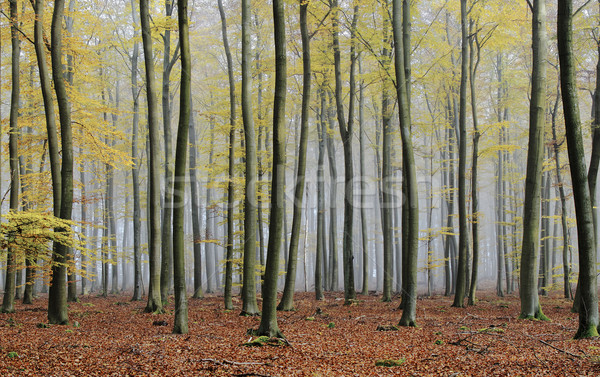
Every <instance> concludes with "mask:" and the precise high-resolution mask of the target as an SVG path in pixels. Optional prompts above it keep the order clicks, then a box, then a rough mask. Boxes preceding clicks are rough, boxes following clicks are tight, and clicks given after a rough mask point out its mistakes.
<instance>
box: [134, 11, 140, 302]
mask: <svg viewBox="0 0 600 377" xmlns="http://www.w3.org/2000/svg"><path fill="white" fill-rule="evenodd" d="M131 17H132V19H133V24H134V25H135V26H136V28H137V25H138V24H139V22H138V20H137V14H136V10H135V0H131ZM134 40H135V42H134V43H133V53H132V55H131V96H132V98H133V123H132V126H131V128H132V137H131V161H132V162H133V165H132V167H131V181H132V182H131V184H132V186H133V297H132V298H131V300H132V301H139V300H141V299H142V293H141V282H142V260H141V255H142V254H141V231H142V221H141V212H142V209H141V205H140V187H139V186H140V178H139V177H140V170H139V169H140V163H141V160H139V159H138V135H139V130H138V129H139V118H140V112H139V108H140V104H139V95H140V91H139V88H138V82H137V74H138V72H137V71H138V58H139V49H140V47H139V42H138V41H137V29H134Z"/></svg>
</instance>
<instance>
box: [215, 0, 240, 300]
mask: <svg viewBox="0 0 600 377" xmlns="http://www.w3.org/2000/svg"><path fill="white" fill-rule="evenodd" d="M218 4H219V14H220V15H221V34H222V36H223V47H224V49H225V56H226V58H227V77H228V78H229V171H228V177H229V180H228V183H227V254H226V255H225V292H224V294H223V300H224V304H225V309H233V302H232V301H231V289H232V286H233V276H232V275H233V242H234V234H233V220H234V204H235V198H234V192H235V190H234V185H233V177H234V175H235V169H234V168H235V118H236V113H235V79H234V77H233V58H232V57H231V50H230V48H229V40H228V39H227V20H226V18H225V10H224V9H223V1H222V0H219V2H218Z"/></svg>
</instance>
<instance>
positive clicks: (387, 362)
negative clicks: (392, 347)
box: [375, 359, 406, 368]
mask: <svg viewBox="0 0 600 377" xmlns="http://www.w3.org/2000/svg"><path fill="white" fill-rule="evenodd" d="M405 361H406V360H405V359H399V360H394V359H380V360H377V361H375V366H377V367H388V368H390V367H399V366H401V365H402V364H404V362H405Z"/></svg>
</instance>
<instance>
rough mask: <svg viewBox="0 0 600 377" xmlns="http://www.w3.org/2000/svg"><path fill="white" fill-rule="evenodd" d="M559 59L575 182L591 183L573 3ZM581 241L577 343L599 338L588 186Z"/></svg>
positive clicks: (565, 16) (568, 1)
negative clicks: (579, 94) (577, 75)
mask: <svg viewBox="0 0 600 377" xmlns="http://www.w3.org/2000/svg"><path fill="white" fill-rule="evenodd" d="M557 35H558V58H559V63H560V82H561V84H560V85H561V94H562V99H563V113H564V117H565V129H566V136H567V147H568V152H569V164H570V167H571V181H572V182H578V183H583V182H587V181H588V177H587V170H586V163H585V154H584V148H583V138H582V135H581V121H580V119H579V103H578V98H577V84H576V79H575V57H574V55H573V1H572V0H561V1H559V2H558V17H557ZM573 198H574V201H575V216H576V218H577V238H578V248H579V288H578V289H579V292H580V297H581V301H580V303H579V328H578V329H577V333H576V334H575V338H576V339H580V338H590V337H595V336H598V320H599V319H598V288H597V275H596V266H595V261H596V242H595V238H596V237H595V235H594V219H593V214H592V201H591V194H590V187H589V186H588V185H586V184H575V185H573Z"/></svg>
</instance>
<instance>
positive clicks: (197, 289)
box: [189, 101, 204, 298]
mask: <svg viewBox="0 0 600 377" xmlns="http://www.w3.org/2000/svg"><path fill="white" fill-rule="evenodd" d="M190 113H191V115H190V130H189V133H190V134H189V138H190V156H189V159H190V161H189V170H190V200H191V202H192V233H193V240H194V241H193V242H194V294H193V295H192V297H193V298H203V297H204V292H203V291H202V213H201V211H200V205H199V200H200V194H199V191H200V190H199V188H198V177H197V174H196V168H197V163H196V160H197V153H198V152H197V144H198V140H197V136H196V122H195V119H194V112H193V106H192V103H191V101H190Z"/></svg>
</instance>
